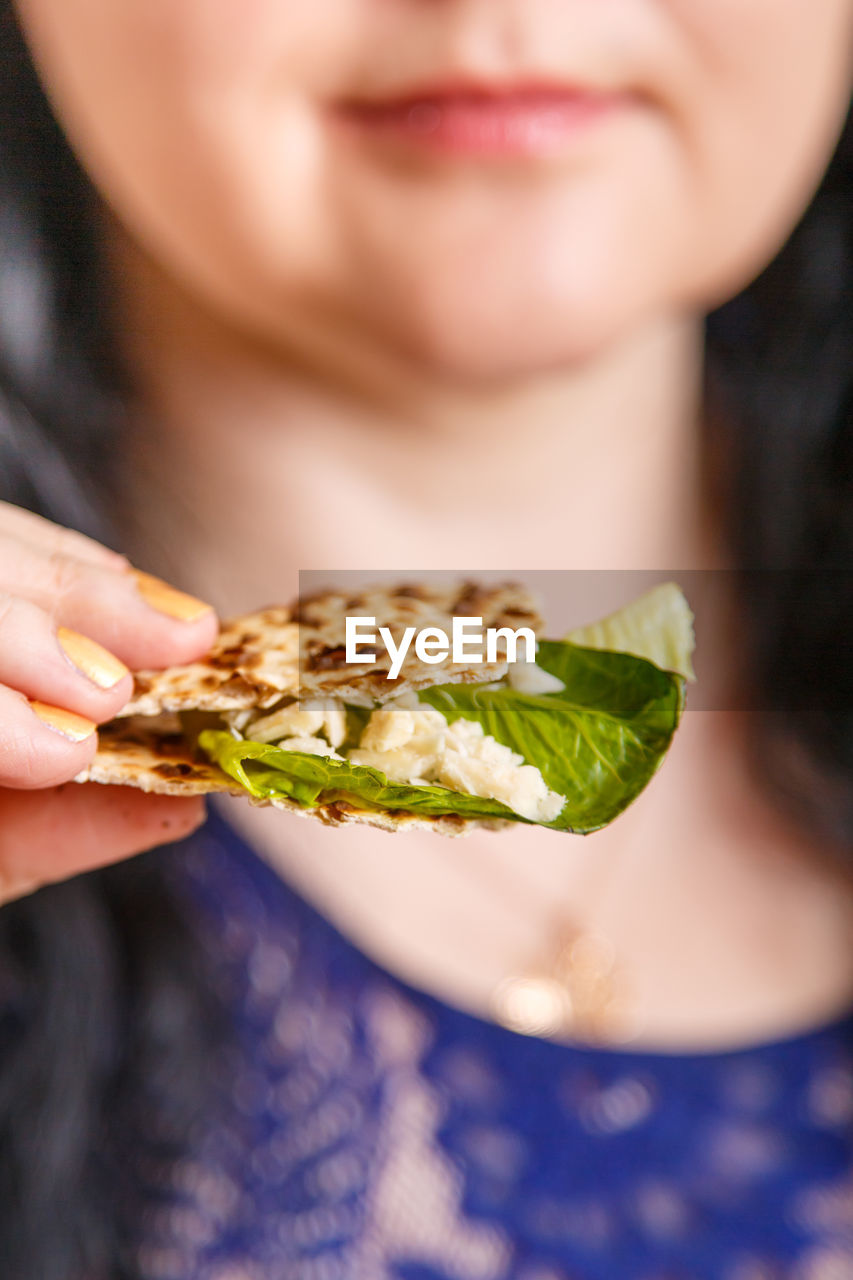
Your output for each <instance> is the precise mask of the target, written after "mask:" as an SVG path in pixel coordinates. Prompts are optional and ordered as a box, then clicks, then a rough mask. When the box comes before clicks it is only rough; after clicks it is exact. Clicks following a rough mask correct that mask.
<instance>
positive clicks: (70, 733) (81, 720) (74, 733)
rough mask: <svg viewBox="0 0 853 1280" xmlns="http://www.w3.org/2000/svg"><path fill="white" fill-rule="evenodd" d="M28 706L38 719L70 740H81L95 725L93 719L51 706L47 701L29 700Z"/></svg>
mask: <svg viewBox="0 0 853 1280" xmlns="http://www.w3.org/2000/svg"><path fill="white" fill-rule="evenodd" d="M30 706H31V707H32V709H33V711H34V712H35V714H36V715H37V716H38V718H39V720H41V721H42V722H43V723H44V724H46V725H48V727H49V728H51V729H55V730H56V732H57V733H61V734H62V736H63V737H64V738H68V739H69V740H70V741H71V742H82V741H83V739H84V738H88V737H91V735H92V734H93V733H94V732H95V729H96V727H97V726H96V725H95V722H94V721H93V720H87V719H86V717H85V716H78V715H75V713H74V712H73V711H66V710H65V708H64V707H52V706H50V704H49V703H47V702H31V703H30Z"/></svg>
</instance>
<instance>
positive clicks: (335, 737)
mask: <svg viewBox="0 0 853 1280" xmlns="http://www.w3.org/2000/svg"><path fill="white" fill-rule="evenodd" d="M519 665H521V664H519ZM525 665H528V664H525ZM529 665H530V666H533V664H532V663H531V664H529ZM536 672H538V675H539V676H541V677H544V681H545V682H546V684H547V687H548V688H549V689H551V690H554V689H555V688H557V687H562V685H561V682H560V681H555V680H554V677H552V676H549V675H548V673H547V672H544V671H539V669H538V668H537V669H536ZM536 672H533V673H531V672H529V671H528V672H526V673H525V675H524V677H523V678H524V679H526V680H527V681H528V682H532V683H533V684H534V685H536V684H537V683H538V684H539V686H540V688H541V687H542V681H537V675H536ZM552 681H553V683H549V682H552ZM223 718H224V720H225V721H226V723H227V724H228V727H229V730H230V732H231V734H232V736H233V737H235V738H237V739H243V740H246V741H251V742H260V743H266V744H269V745H274V746H276V747H278V748H279V749H281V750H284V751H300V752H305V753H307V754H309V755H316V756H326V757H328V758H330V759H332V760H348V761H349V762H350V763H351V764H355V765H366V766H368V767H369V768H372V769H378V770H379V771H380V772H382V773H383V774H384V775H385V776H386V778H388V779H389V780H390V781H391V782H400V783H407V784H411V785H414V786H427V785H436V784H437V785H438V786H442V787H446V788H447V789H448V790H450V791H457V792H463V793H465V794H467V795H472V796H480V797H483V798H485V799H489V800H497V801H499V802H500V803H501V804H504V805H506V806H507V808H508V809H511V810H512V811H513V812H514V813H517V814H518V815H519V816H520V817H522V818H527V819H528V820H530V821H532V822H553V821H554V819H555V818H557V816H558V815H559V814H560V812H561V811H562V808H563V806H564V804H565V802H566V797H565V796H564V795H560V794H558V793H557V792H556V791H552V790H550V789H549V787H548V785H547V783H546V782H545V779H544V778H543V776H542V774H541V772H540V770H539V769H538V768H537V767H536V766H535V765H532V764H527V763H526V762H525V760H524V758H523V757H522V756H521V755H519V754H518V752H516V751H513V750H512V749H511V748H510V747H508V746H505V745H504V744H503V743H501V742H498V741H497V739H496V738H494V737H492V736H491V735H490V734H487V733H486V732H485V731H484V729H483V726H482V725H481V724H479V723H477V721H475V720H466V719H465V718H464V717H462V716H460V717H459V718H458V719H456V720H453V721H448V720H447V718H446V717H445V716H443V715H442V713H441V712H440V711H438V710H436V708H435V707H431V706H427V705H424V704H423V703H421V702H420V701H419V700H418V697H417V694H415V693H412V692H409V693H405V694H403V695H401V696H400V697H399V698H395V699H393V700H392V701H391V702H387V703H384V704H383V705H382V706H378V707H375V708H374V710H372V711H371V712H370V713H369V715H367V716H366V718H365V711H364V709H362V708H360V707H359V708H356V707H350V708H349V709H348V708H347V705H346V704H344V703H341V702H337V701H335V700H333V699H331V698H314V699H310V700H308V701H304V702H297V701H292V702H289V703H287V704H286V705H283V706H281V707H278V708H276V709H275V710H273V711H264V712H257V711H254V710H243V711H232V712H226V713H225V714H224V716H223Z"/></svg>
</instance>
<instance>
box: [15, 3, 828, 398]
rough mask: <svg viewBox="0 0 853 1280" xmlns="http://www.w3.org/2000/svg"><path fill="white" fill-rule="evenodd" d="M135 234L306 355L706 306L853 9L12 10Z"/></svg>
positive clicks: (765, 204)
mask: <svg viewBox="0 0 853 1280" xmlns="http://www.w3.org/2000/svg"><path fill="white" fill-rule="evenodd" d="M18 7H19V12H20V17H21V21H22V23H23V26H24V30H25V33H26V34H27V37H28V39H29V42H30V44H31V47H32V48H33V50H34V53H35V55H36V59H37V62H38V64H39V67H40V70H41V73H42V77H43V80H44V82H45V84H46V86H47V89H48V91H49V93H50V95H51V97H52V99H53V101H54V103H55V106H56V110H57V112H58V115H59V117H60V120H61V121H62V123H63V125H64V126H65V128H66V130H67V132H68V134H69V137H70V139H71V141H72V143H73V145H74V147H75V148H76V150H77V152H78V154H79V156H80V157H81V159H82V161H83V163H84V164H85V166H86V167H87V168H88V170H89V172H90V173H91V175H92V177H93V178H94V180H95V182H96V184H97V185H98V186H99V187H100V189H101V191H102V193H103V195H104V197H105V198H106V200H107V202H108V203H109V204H110V205H111V207H112V209H113V210H114V212H115V214H116V215H117V218H118V220H119V222H120V223H121V224H122V225H123V226H124V228H125V229H126V230H127V231H128V232H129V233H130V235H131V237H132V238H133V240H135V241H138V242H139V243H140V244H141V245H143V246H144V247H145V248H146V249H147V251H148V254H149V256H150V257H152V258H153V259H154V260H155V261H156V262H157V263H158V264H159V265H160V266H161V267H163V268H164V269H165V270H166V271H167V272H168V273H169V274H170V275H172V276H174V277H176V278H178V279H179V280H180V281H182V282H183V284H184V285H186V286H188V287H189V289H190V291H191V292H192V293H194V294H195V295H197V296H198V297H199V298H203V299H205V300H206V301H207V303H208V304H210V303H213V304H214V305H215V306H216V308H218V309H219V310H221V311H222V312H223V313H225V314H227V315H228V316H229V317H231V318H232V319H235V320H239V321H240V323H241V324H246V325H248V326H250V327H251V328H252V329H253V330H255V331H257V332H258V333H259V334H263V335H264V336H265V338H266V339H270V338H272V339H273V340H275V341H278V342H280V343H281V344H282V345H283V346H285V347H286V346H291V347H293V348H294V349H298V346H299V343H300V341H301V340H302V339H301V337H300V335H302V334H313V335H314V336H315V338H316V340H317V341H318V342H325V343H328V344H329V346H330V348H331V347H332V346H334V345H335V344H340V343H341V342H342V343H343V344H344V347H346V344H347V343H348V342H349V343H351V344H352V345H353V346H354V347H356V348H357V347H359V346H362V345H363V344H365V343H367V344H370V343H371V342H373V343H379V344H383V345H385V346H387V345H388V344H390V345H391V346H392V347H395V348H397V349H398V350H399V351H402V352H405V353H407V354H409V355H411V356H413V357H414V358H415V359H416V360H417V361H418V362H419V363H421V364H426V365H428V366H429V367H431V368H433V369H434V370H441V371H443V372H444V373H446V374H447V373H449V374H451V375H453V376H460V377H463V378H465V379H469V378H471V377H476V378H480V377H487V378H488V377H493V376H496V375H500V376H506V375H507V374H513V373H525V372H529V371H531V370H534V369H544V368H548V367H551V366H556V365H562V364H565V363H567V362H571V361H573V360H578V359H583V358H586V357H588V356H589V355H591V354H593V353H595V352H596V351H598V350H600V349H602V348H603V347H604V346H606V345H607V344H609V343H611V342H613V341H615V340H616V339H618V337H619V336H620V335H621V334H623V333H624V332H626V331H627V330H628V329H629V328H630V327H632V326H634V325H635V324H637V323H638V322H640V321H642V320H643V319H644V318H646V317H649V316H651V315H653V314H655V313H660V312H662V311H672V310H674V309H683V308H685V307H686V308H688V309H691V310H694V309H695V310H706V309H708V308H709V307H710V306H711V305H713V304H715V303H717V302H718V301H720V300H722V299H723V298H724V297H726V296H730V295H732V294H733V293H735V292H737V291H738V290H739V288H740V287H741V286H742V285H743V284H745V283H746V282H747V280H748V279H749V278H750V277H751V276H752V275H754V274H755V273H756V272H757V270H758V269H759V268H760V267H761V266H762V265H763V264H764V263H765V262H766V261H767V260H768V259H769V258H770V257H771V256H772V255H773V253H774V252H775V250H776V248H777V247H778V246H779V244H780V243H781V242H782V240H783V239H784V237H785V235H786V233H787V231H788V230H789V229H790V227H791V226H792V225H793V223H794V221H795V220H796V218H797V216H798V214H799V212H800V211H801V209H802V208H803V207H804V206H805V204H806V203H807V200H808V198H809V196H810V194H811V192H812V190H813V188H814V187H815V185H816V184H817V181H818V179H819V176H820V173H821V171H822V169H823V167H824V166H825V164H826V162H827V160H828V157H829V155H830V153H831V150H832V146H833V143H834V140H835V138H836V136H837V133H838V130H839V128H840V125H841V122H842V118H843V115H844V112H845V109H846V105H847V102H848V99H849V94H850V87H851V51H853V39H851V37H852V36H853V0H822V2H821V3H819V4H815V3H814V0H314V2H313V3H311V2H310V0H180V3H175V0H122V3H121V4H116V3H115V0H18Z"/></svg>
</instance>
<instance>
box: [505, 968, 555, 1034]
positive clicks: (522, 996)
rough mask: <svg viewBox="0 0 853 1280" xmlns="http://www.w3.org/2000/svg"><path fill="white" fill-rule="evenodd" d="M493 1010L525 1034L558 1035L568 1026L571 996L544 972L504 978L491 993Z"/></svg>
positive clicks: (512, 1029) (553, 978)
mask: <svg viewBox="0 0 853 1280" xmlns="http://www.w3.org/2000/svg"><path fill="white" fill-rule="evenodd" d="M492 1011H493V1014H494V1016H495V1018H496V1019H497V1021H498V1022H500V1023H501V1024H502V1025H503V1026H505V1027H509V1029H510V1030H511V1031H520V1032H521V1033H522V1034H523V1035H526V1036H557V1035H560V1034H565V1031H566V1027H567V1026H571V1024H572V1021H573V1018H572V999H571V996H570V995H569V992H568V990H567V989H566V987H565V986H563V984H562V983H561V982H560V981H559V980H558V979H557V978H556V977H552V976H551V975H549V974H547V973H543V974H526V975H522V976H519V977H512V978H505V979H504V980H503V982H499V983H498V985H497V987H496V988H495V990H494V992H493V994H492Z"/></svg>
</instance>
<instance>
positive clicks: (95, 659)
mask: <svg viewBox="0 0 853 1280" xmlns="http://www.w3.org/2000/svg"><path fill="white" fill-rule="evenodd" d="M56 638H57V640H58V641H59V644H60V647H61V648H62V650H63V651H64V652H65V653H66V654H67V656H68V657H69V658H70V660H71V662H73V664H74V666H75V667H76V668H77V670H78V671H82V673H83V675H84V676H86V677H87V678H88V679H89V680H91V681H92V682H93V684H96V685H97V686H98V687H99V688H100V689H112V687H113V685H116V684H118V682H119V680H121V679H123V678H124V676H126V675H127V674H128V670H127V667H126V666H125V665H124V663H123V662H120V661H119V660H118V658H117V657H116V656H115V654H112V653H110V651H109V649H105V648H104V647H103V645H100V644H97V643H96V642H95V641H94V640H90V639H89V637H88V636H82V635H81V634H80V632H79V631H71V630H70V628H68V627H58V628H57V632H56Z"/></svg>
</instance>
